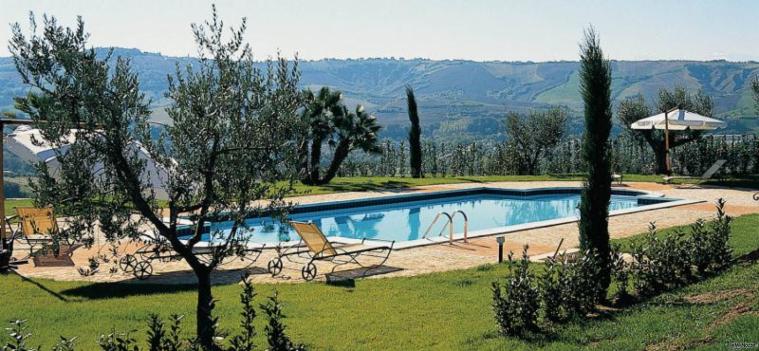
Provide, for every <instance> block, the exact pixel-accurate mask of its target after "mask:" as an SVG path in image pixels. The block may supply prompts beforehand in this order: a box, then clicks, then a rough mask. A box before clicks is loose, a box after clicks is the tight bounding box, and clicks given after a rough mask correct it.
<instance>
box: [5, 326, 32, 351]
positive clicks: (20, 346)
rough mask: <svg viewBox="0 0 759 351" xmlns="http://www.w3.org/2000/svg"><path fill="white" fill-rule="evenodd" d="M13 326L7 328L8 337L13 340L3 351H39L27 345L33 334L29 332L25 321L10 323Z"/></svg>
mask: <svg viewBox="0 0 759 351" xmlns="http://www.w3.org/2000/svg"><path fill="white" fill-rule="evenodd" d="M10 324H11V326H10V327H7V328H5V330H7V331H8V336H9V337H10V338H11V342H9V343H7V344H5V346H3V351H36V350H38V349H34V348H31V347H29V346H27V345H26V343H27V341H28V340H29V338H30V337H31V336H32V333H30V332H28V327H27V326H26V321H25V320H15V321H11V322H10Z"/></svg>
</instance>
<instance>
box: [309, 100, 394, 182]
mask: <svg viewBox="0 0 759 351" xmlns="http://www.w3.org/2000/svg"><path fill="white" fill-rule="evenodd" d="M334 117H335V118H334V122H335V123H334V125H335V132H334V133H333V134H332V139H330V144H331V145H333V146H336V147H335V155H334V156H333V157H332V162H330V164H329V168H327V172H326V173H325V174H324V177H323V178H321V179H318V180H317V182H316V184H317V185H319V184H327V183H329V182H330V181H331V180H332V178H334V177H335V175H337V171H338V170H339V169H340V165H341V164H342V163H343V161H344V160H345V158H346V157H348V154H350V153H351V151H353V150H362V151H364V152H371V153H379V152H380V151H381V149H380V146H379V139H378V138H377V133H379V131H380V129H381V128H382V127H381V126H380V125H379V124H377V118H376V117H374V116H372V115H370V114H368V113H367V112H366V111H364V107H363V106H361V105H358V106H356V110H355V112H350V111H348V108H347V107H345V106H342V112H341V113H339V114H335V115H334Z"/></svg>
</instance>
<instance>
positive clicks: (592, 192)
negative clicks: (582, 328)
mask: <svg viewBox="0 0 759 351" xmlns="http://www.w3.org/2000/svg"><path fill="white" fill-rule="evenodd" d="M580 50H581V54H580V93H581V95H582V99H583V102H584V103H585V134H584V136H583V143H582V158H583V161H584V162H585V163H586V165H587V167H588V178H587V180H586V181H585V187H584V189H583V191H582V199H581V202H580V248H581V249H582V250H583V251H586V250H594V251H595V253H597V254H598V255H599V258H600V260H601V262H600V264H601V270H600V271H601V274H600V276H599V277H598V282H599V284H600V287H601V288H602V291H603V292H605V291H606V290H607V289H608V287H609V283H610V282H611V270H610V266H609V220H608V219H609V201H610V199H611V148H610V145H609V133H610V132H611V127H612V114H611V107H612V106H611V64H610V63H609V61H608V60H606V59H605V58H604V55H603V51H602V50H601V46H600V41H599V39H598V35H597V33H596V31H595V30H594V29H593V27H590V28H589V29H588V30H586V31H585V41H584V42H583V43H582V44H581V45H580Z"/></svg>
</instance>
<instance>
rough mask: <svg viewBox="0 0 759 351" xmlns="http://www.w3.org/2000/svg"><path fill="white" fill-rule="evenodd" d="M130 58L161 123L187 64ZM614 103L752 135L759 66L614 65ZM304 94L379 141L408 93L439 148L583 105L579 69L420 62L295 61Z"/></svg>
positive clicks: (8, 66)
mask: <svg viewBox="0 0 759 351" xmlns="http://www.w3.org/2000/svg"><path fill="white" fill-rule="evenodd" d="M115 55H120V56H124V57H129V58H130V59H131V60H132V64H133V66H134V68H135V69H136V70H137V72H138V73H139V75H140V79H141V84H142V88H143V90H145V92H146V93H147V95H148V96H149V97H150V98H151V99H152V101H153V104H154V108H155V114H154V118H155V119H157V120H164V119H165V118H166V115H165V112H163V109H162V107H163V106H165V105H166V103H167V101H166V100H165V98H164V96H163V94H164V92H165V90H166V75H167V74H171V73H173V72H174V69H175V65H176V64H180V65H185V64H193V63H195V60H194V59H192V58H178V57H167V56H162V55H159V54H155V53H145V52H141V51H139V50H136V49H116V50H115ZM612 68H613V77H614V81H613V86H612V94H613V99H614V101H615V102H618V101H620V99H623V98H625V97H629V96H634V95H637V94H642V95H643V96H645V97H646V98H647V99H651V98H652V97H655V96H656V94H657V93H658V91H659V89H661V88H672V87H674V86H676V85H679V86H685V87H687V88H689V89H694V90H696V89H702V90H703V91H704V92H706V93H707V94H708V95H710V96H712V98H713V99H714V102H715V113H716V117H719V118H725V119H728V120H729V123H730V124H729V125H730V128H729V129H728V131H727V132H730V133H744V132H752V131H755V130H759V117H758V116H757V112H756V109H755V108H754V104H753V100H752V96H751V91H750V82H751V79H752V78H753V77H754V76H756V75H757V74H759V63H757V62H746V63H738V62H726V61H709V62H699V61H615V62H613V63H612ZM300 69H301V72H302V77H301V84H302V85H303V86H304V87H319V86H324V85H326V86H330V87H332V88H334V89H338V90H341V91H343V92H344V96H345V100H346V103H348V104H349V105H354V104H357V103H360V104H363V105H364V106H365V107H366V108H367V110H369V111H371V112H372V113H374V114H375V115H376V116H377V117H378V119H379V120H380V121H381V123H382V124H383V125H384V126H385V130H384V131H383V136H384V137H388V138H393V139H399V138H403V137H405V134H406V130H407V124H408V123H407V117H406V107H405V105H406V101H405V94H404V87H405V86H406V85H407V84H408V85H410V86H412V87H414V89H415V90H416V93H417V100H418V102H419V108H420V113H421V118H422V123H423V130H424V134H425V136H427V137H437V138H445V139H446V140H452V141H454V140H473V139H481V138H500V137H501V136H502V134H503V131H502V129H503V127H502V125H501V121H502V120H503V116H504V115H505V114H506V113H507V112H508V111H527V110H529V109H544V108H549V107H551V106H557V105H560V106H565V107H566V108H568V109H569V111H570V114H571V115H572V119H571V121H572V122H571V126H570V127H571V129H572V131H573V132H574V133H579V131H580V130H581V114H582V101H581V100H580V96H579V93H578V79H577V78H578V77H577V69H578V63H577V62H540V63H532V62H474V61H460V60H445V61H434V60H424V59H408V60H402V59H385V58H377V59H348V60H337V59H324V60H318V61H301V62H300ZM25 92H26V88H25V87H24V86H22V84H21V82H20V80H19V77H18V74H17V73H16V70H15V68H14V66H13V61H12V59H10V58H7V57H5V58H0V109H2V110H6V111H7V110H11V109H12V98H13V96H17V95H21V94H24V93H25Z"/></svg>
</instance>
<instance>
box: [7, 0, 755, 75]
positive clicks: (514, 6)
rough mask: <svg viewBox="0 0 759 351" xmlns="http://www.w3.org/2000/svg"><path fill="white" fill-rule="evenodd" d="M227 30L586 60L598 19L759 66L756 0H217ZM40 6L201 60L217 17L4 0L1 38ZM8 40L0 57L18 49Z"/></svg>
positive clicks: (99, 40)
mask: <svg viewBox="0 0 759 351" xmlns="http://www.w3.org/2000/svg"><path fill="white" fill-rule="evenodd" d="M215 3H216V5H217V7H218V10H219V14H220V16H221V18H222V19H223V20H224V21H225V23H226V24H228V25H237V24H239V21H240V18H242V17H247V18H248V32H247V39H248V41H249V42H250V43H251V45H252V47H253V51H254V54H255V56H256V57H258V58H261V59H262V58H267V57H272V56H274V55H276V53H277V51H278V50H279V51H280V52H281V53H282V54H283V55H284V56H286V57H291V56H292V55H293V54H295V53H298V56H299V57H300V58H301V59H308V60H310V59H320V58H362V57H396V58H399V57H404V58H417V57H423V58H431V59H469V60H477V61H486V60H502V61H555V60H577V58H578V51H579V49H578V43H579V41H580V39H581V38H582V33H583V30H584V28H586V27H587V26H588V25H590V24H592V25H593V26H594V27H595V28H596V30H597V31H598V33H599V34H600V38H601V45H602V47H603V48H604V51H605V53H606V55H607V56H608V57H609V58H611V59H616V60H644V59H693V60H718V59H725V60H731V61H746V60H757V61H759V20H757V19H758V18H759V17H758V14H759V1H757V0H719V1H718V0H712V1H705V0H704V1H701V0H690V1H689V0H656V1H654V0H607V1H600V0H599V1H590V0H574V1H569V0H564V1H560V0H556V1H549V0H522V1H510V0H500V1H499V0H468V1H459V0H373V1H368V0H352V1H351V0H310V1H306V0H302V1H299V0H276V1H275V0H270V1H261V0H246V1H242V0H239V1H237V0H234V1H233V0H218V1H216V2H215ZM29 11H33V12H34V13H35V14H37V15H42V14H44V13H46V14H48V15H53V16H55V17H57V18H58V20H59V21H60V22H61V23H63V24H66V25H73V24H74V21H75V19H76V16H77V15H81V16H82V17H83V19H84V21H85V25H86V29H87V31H88V32H90V33H91V38H90V42H89V43H90V44H91V45H92V46H105V47H109V46H118V47H128V48H138V49H140V50H143V51H149V52H160V53H162V54H164V55H171V56H188V55H189V56H195V52H196V49H195V44H194V42H193V39H192V34H191V31H190V24H191V23H199V22H202V21H204V20H206V19H208V18H209V17H210V12H211V2H210V1H199V0H183V1H180V0H150V1H145V0H128V1H117V0H65V1H64V0H58V1H55V0H50V1H42V0H39V1H36V0H0V39H2V40H3V41H5V42H7V40H8V38H9V37H10V24H11V23H14V22H19V23H20V24H21V25H22V28H24V29H25V30H26V29H27V28H28V27H29V26H28V23H29V22H28V16H29ZM8 55H9V52H8V49H7V45H2V46H0V56H8Z"/></svg>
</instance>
